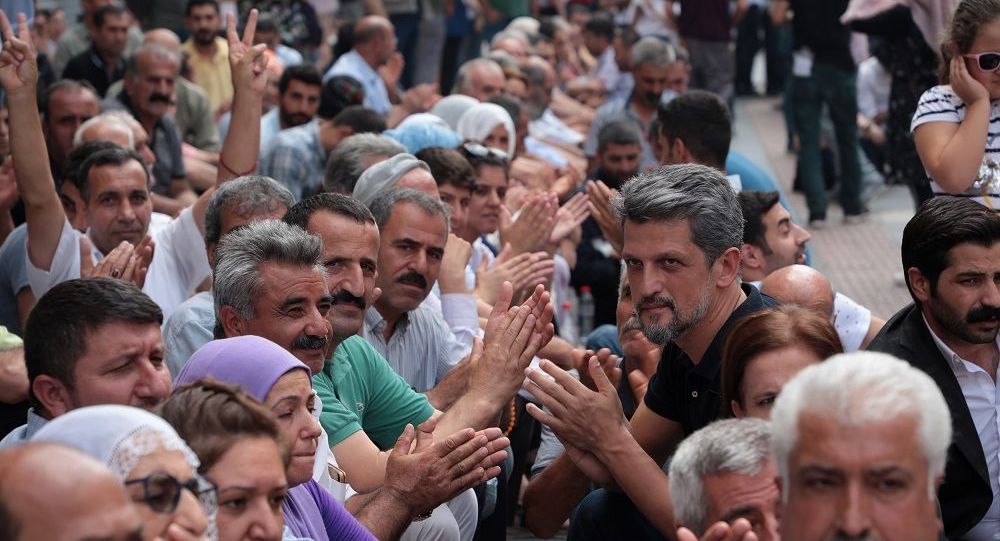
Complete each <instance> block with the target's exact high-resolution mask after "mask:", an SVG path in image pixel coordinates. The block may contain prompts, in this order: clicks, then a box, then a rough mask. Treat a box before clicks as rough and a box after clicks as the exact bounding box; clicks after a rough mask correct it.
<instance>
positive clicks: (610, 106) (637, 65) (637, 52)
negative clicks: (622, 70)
mask: <svg viewBox="0 0 1000 541" xmlns="http://www.w3.org/2000/svg"><path fill="white" fill-rule="evenodd" d="M675 61H676V53H675V52H674V49H673V47H671V46H670V45H669V44H667V43H666V42H664V41H662V40H660V39H657V38H653V37H647V38H643V39H640V40H639V42H638V43H636V44H635V47H633V48H632V78H633V79H634V80H635V86H634V87H633V89H632V94H630V95H629V97H628V98H627V99H618V100H612V101H609V102H608V103H605V104H604V105H602V106H601V107H600V108H599V109H598V110H597V112H596V113H595V114H594V122H593V124H591V126H590V133H589V134H588V135H587V141H586V142H585V143H584V145H583V151H584V153H585V154H586V155H587V158H588V159H589V160H590V166H589V170H590V171H595V170H596V169H597V167H598V162H597V150H598V148H597V147H598V135H599V134H600V133H601V130H602V129H603V128H604V126H605V125H606V124H608V123H610V122H613V121H616V120H629V121H631V122H633V123H634V124H635V125H636V127H638V128H639V131H640V133H644V134H645V133H649V125H650V123H651V122H652V121H653V118H655V117H656V107H657V106H658V105H659V104H660V96H661V95H662V94H663V92H664V91H665V90H666V89H667V81H668V79H669V75H670V70H671V66H672V65H673V64H674V62H675ZM656 164H657V160H656V156H654V155H653V149H652V148H651V147H650V145H649V142H648V141H646V140H645V138H643V139H642V160H641V162H640V166H641V167H642V168H643V169H648V168H650V167H653V166H655V165H656Z"/></svg>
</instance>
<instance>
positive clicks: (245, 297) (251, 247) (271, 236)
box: [212, 220, 326, 338]
mask: <svg viewBox="0 0 1000 541" xmlns="http://www.w3.org/2000/svg"><path fill="white" fill-rule="evenodd" d="M322 256H323V242H322V241H321V240H320V239H319V237H317V236H315V235H312V234H309V233H307V232H306V231H305V230H303V229H302V228H300V227H296V226H293V225H289V224H286V223H285V222H282V221H280V220H263V221H260V222H255V223H251V224H248V225H246V226H244V227H240V228H238V229H235V230H233V231H232V232H231V233H229V234H228V235H226V237H225V238H224V239H222V241H221V242H219V248H218V250H217V251H216V256H215V257H216V263H215V283H214V284H213V286H212V294H213V296H214V297H215V315H216V319H217V320H218V316H219V313H220V312H221V310H222V307H223V306H229V307H230V308H232V309H233V310H235V311H236V314H237V315H239V316H240V318H242V319H243V320H245V321H250V320H253V319H255V318H256V317H257V315H256V313H255V312H254V307H253V306H254V300H255V299H257V298H259V297H260V296H261V295H262V293H263V292H262V291H261V290H262V289H263V284H262V283H261V279H260V271H261V266H262V265H263V264H264V263H268V262H270V263H281V264H285V265H298V266H302V267H312V268H313V269H314V270H315V271H316V272H318V273H319V274H320V275H321V276H323V279H324V280H325V279H326V271H325V270H324V268H323V265H322ZM218 329H219V325H218V324H216V335H217V336H216V337H217V338H219V336H218V334H220V333H219V332H218Z"/></svg>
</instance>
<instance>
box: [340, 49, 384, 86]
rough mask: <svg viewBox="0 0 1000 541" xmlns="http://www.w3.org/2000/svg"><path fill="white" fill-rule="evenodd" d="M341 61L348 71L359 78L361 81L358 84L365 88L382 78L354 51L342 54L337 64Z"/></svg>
mask: <svg viewBox="0 0 1000 541" xmlns="http://www.w3.org/2000/svg"><path fill="white" fill-rule="evenodd" d="M341 61H343V63H344V64H346V65H347V67H348V68H349V71H352V72H355V73H357V74H358V75H359V76H361V77H362V79H363V80H362V81H360V82H361V83H362V84H365V85H366V86H367V85H369V84H375V83H379V82H381V81H382V77H381V76H380V75H379V74H378V72H377V71H375V70H374V69H373V68H372V67H371V66H369V65H368V62H366V61H365V59H364V58H362V56H361V55H360V54H359V53H358V52H357V51H356V50H354V49H351V50H350V51H348V52H346V53H344V56H343V57H342V58H341V60H339V61H338V63H339V62H341Z"/></svg>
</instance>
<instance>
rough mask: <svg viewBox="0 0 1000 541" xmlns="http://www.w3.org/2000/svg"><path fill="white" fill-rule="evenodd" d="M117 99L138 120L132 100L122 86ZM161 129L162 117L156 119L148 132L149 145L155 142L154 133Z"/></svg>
mask: <svg viewBox="0 0 1000 541" xmlns="http://www.w3.org/2000/svg"><path fill="white" fill-rule="evenodd" d="M117 98H118V101H120V102H122V105H124V106H125V108H126V109H128V112H129V113H130V114H131V115H132V116H133V117H134V118H135V119H136V120H139V115H138V114H137V113H136V110H135V107H134V106H133V105H132V100H131V99H129V96H128V92H126V91H125V89H124V88H122V91H121V92H120V93H119V94H118V96H117ZM162 129H163V117H160V118H158V119H156V125H155V126H154V127H153V133H151V134H149V146H153V145H154V144H156V134H157V132H159V131H160V130H162Z"/></svg>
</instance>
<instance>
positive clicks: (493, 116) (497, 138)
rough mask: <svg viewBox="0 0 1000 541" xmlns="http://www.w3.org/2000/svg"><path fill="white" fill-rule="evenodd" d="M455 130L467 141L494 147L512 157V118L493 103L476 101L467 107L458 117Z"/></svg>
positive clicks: (515, 133)
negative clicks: (476, 102) (460, 116)
mask: <svg viewBox="0 0 1000 541" xmlns="http://www.w3.org/2000/svg"><path fill="white" fill-rule="evenodd" d="M455 131H457V132H458V135H459V136H461V137H462V138H463V139H465V140H467V141H476V142H478V143H482V144H483V145H484V146H486V147H489V148H495V149H497V150H499V151H501V152H504V153H505V154H506V156H507V158H508V159H511V158H513V157H514V150H515V149H516V145H517V132H516V131H515V130H514V120H513V119H512V118H511V117H510V113H508V112H507V110H506V109H504V108H503V107H500V106H499V105H497V104H495V103H478V104H476V105H473V106H472V107H469V109H468V110H467V111H465V113H463V114H462V118H460V119H458V126H457V127H456V129H455Z"/></svg>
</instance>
